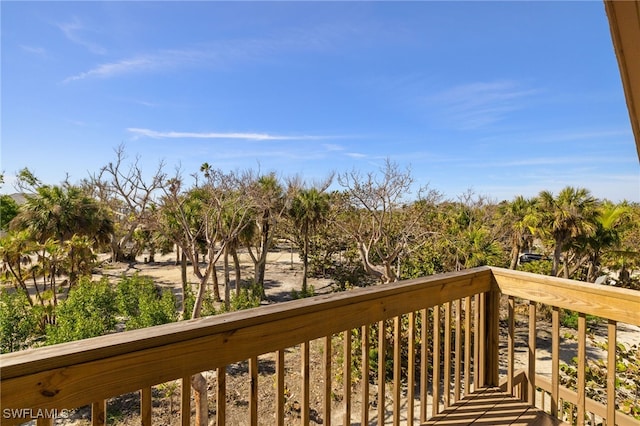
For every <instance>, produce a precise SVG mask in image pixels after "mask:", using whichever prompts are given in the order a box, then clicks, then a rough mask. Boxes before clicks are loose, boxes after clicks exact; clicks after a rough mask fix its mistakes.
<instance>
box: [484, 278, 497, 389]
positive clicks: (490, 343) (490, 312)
mask: <svg viewBox="0 0 640 426" xmlns="http://www.w3.org/2000/svg"><path fill="white" fill-rule="evenodd" d="M484 312H485V319H484V320H485V323H484V324H485V339H486V341H485V350H486V355H485V365H484V372H485V374H484V383H483V384H484V386H498V381H499V378H498V343H499V342H498V337H499V326H500V324H499V319H500V292H499V290H498V289H497V286H496V285H495V282H494V284H493V285H492V289H491V291H489V292H487V293H486V294H485V309H484Z"/></svg>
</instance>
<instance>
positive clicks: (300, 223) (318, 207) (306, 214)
mask: <svg viewBox="0 0 640 426" xmlns="http://www.w3.org/2000/svg"><path fill="white" fill-rule="evenodd" d="M328 213H329V195H328V194H327V193H325V192H321V191H319V190H318V189H316V188H310V189H301V190H300V191H298V193H297V194H296V195H295V196H294V198H293V200H292V202H291V207H290V208H289V216H290V217H291V219H292V220H293V223H294V226H295V227H296V229H297V230H298V232H300V236H301V237H302V241H303V244H302V267H303V270H302V292H303V293H306V292H307V272H308V263H309V262H308V259H309V238H310V234H311V233H313V232H314V231H315V230H316V228H317V227H318V226H319V225H320V224H322V223H323V222H325V220H326V218H327V215H328Z"/></svg>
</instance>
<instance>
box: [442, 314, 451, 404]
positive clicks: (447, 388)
mask: <svg viewBox="0 0 640 426" xmlns="http://www.w3.org/2000/svg"><path fill="white" fill-rule="evenodd" d="M451 355H452V352H451V302H447V303H445V305H444V371H443V376H444V379H443V380H444V392H443V396H444V408H447V407H449V406H450V405H451Z"/></svg>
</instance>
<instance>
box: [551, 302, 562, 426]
mask: <svg viewBox="0 0 640 426" xmlns="http://www.w3.org/2000/svg"><path fill="white" fill-rule="evenodd" d="M559 397H560V308H558V307H557V306H554V307H553V310H552V311H551V415H552V416H553V417H555V418H557V417H558V410H559V409H560V405H559V402H560V401H559ZM560 419H562V416H560Z"/></svg>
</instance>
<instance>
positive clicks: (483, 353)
mask: <svg viewBox="0 0 640 426" xmlns="http://www.w3.org/2000/svg"><path fill="white" fill-rule="evenodd" d="M486 301H487V294H486V293H482V294H480V306H479V309H478V310H479V311H480V321H479V323H478V326H479V327H478V331H479V333H478V334H479V335H480V345H479V346H480V360H479V365H478V367H479V368H478V377H479V386H480V387H483V386H486V385H487V350H488V349H489V348H487V324H486V320H487V304H486Z"/></svg>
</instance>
